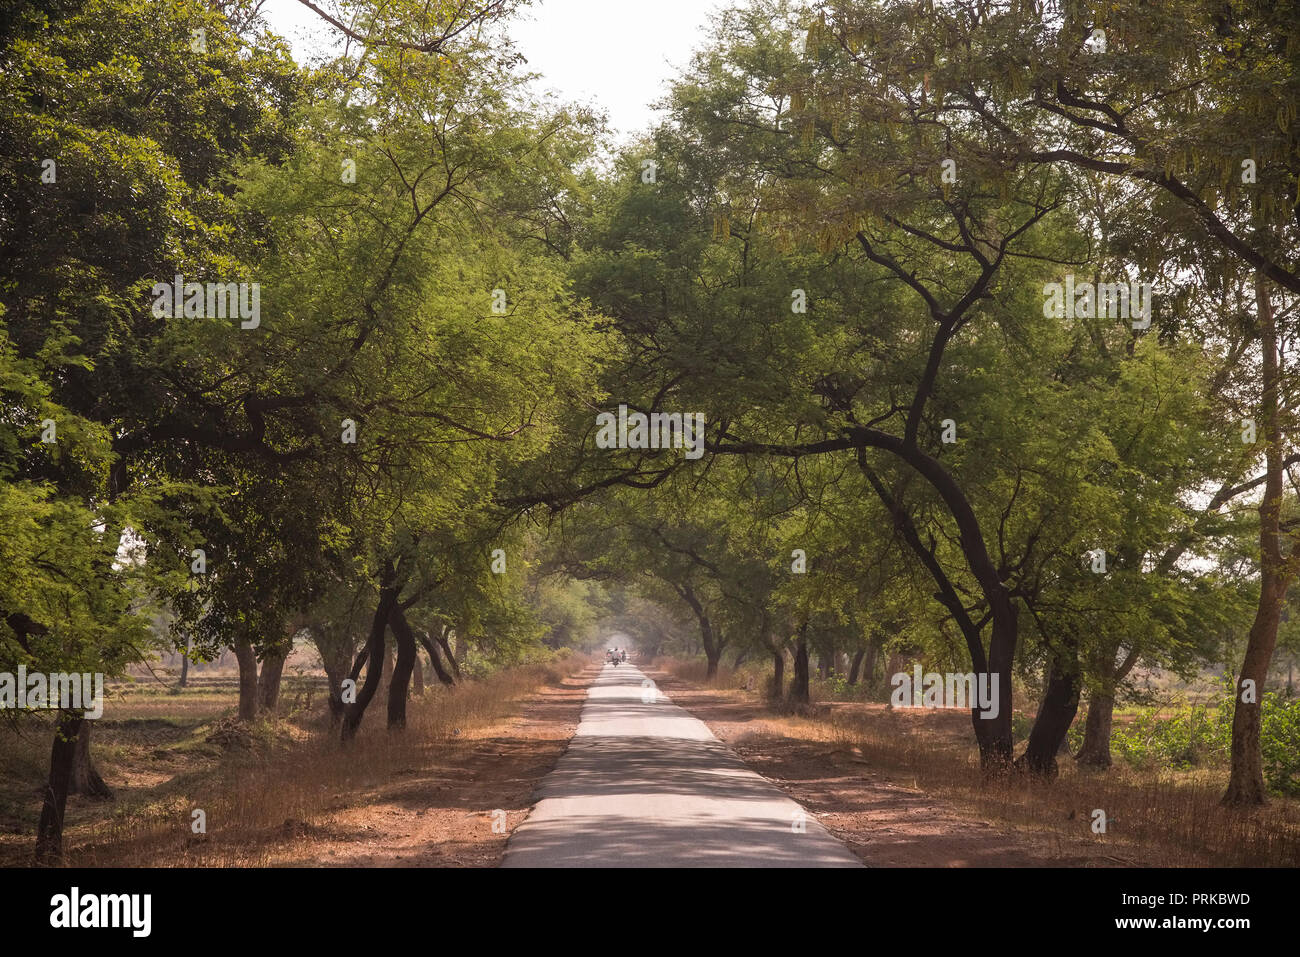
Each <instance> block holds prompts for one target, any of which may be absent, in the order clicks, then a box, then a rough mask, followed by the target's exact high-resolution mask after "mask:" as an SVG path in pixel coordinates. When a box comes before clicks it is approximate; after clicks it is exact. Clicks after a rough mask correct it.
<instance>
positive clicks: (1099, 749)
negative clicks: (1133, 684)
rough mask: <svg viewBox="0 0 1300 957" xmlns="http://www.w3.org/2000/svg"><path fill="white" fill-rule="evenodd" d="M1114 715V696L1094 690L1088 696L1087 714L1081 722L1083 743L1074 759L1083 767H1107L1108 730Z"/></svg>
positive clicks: (1108, 758)
mask: <svg viewBox="0 0 1300 957" xmlns="http://www.w3.org/2000/svg"><path fill="white" fill-rule="evenodd" d="M1114 717H1115V696H1114V695H1113V694H1104V693H1102V692H1094V693H1093V694H1092V695H1090V696H1089V698H1088V716H1087V718H1085V719H1084V722H1083V744H1081V745H1080V746H1079V753H1078V754H1076V755H1075V756H1074V760H1075V761H1076V762H1077V763H1078V764H1080V765H1082V766H1083V767H1085V768H1108V767H1110V764H1111V759H1110V731H1111V727H1112V725H1113V723H1114Z"/></svg>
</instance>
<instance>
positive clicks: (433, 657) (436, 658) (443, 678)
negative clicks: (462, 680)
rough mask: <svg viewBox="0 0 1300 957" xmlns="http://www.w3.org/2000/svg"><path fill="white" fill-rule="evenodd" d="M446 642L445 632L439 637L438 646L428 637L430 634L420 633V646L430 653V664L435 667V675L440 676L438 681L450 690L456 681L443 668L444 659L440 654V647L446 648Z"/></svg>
mask: <svg viewBox="0 0 1300 957" xmlns="http://www.w3.org/2000/svg"><path fill="white" fill-rule="evenodd" d="M446 640H447V635H446V632H445V631H444V632H443V634H442V635H441V636H440V637H439V640H438V642H437V643H436V644H435V643H434V640H433V639H432V638H430V637H429V636H428V634H426V633H425V632H420V644H422V645H424V650H425V651H427V652H428V653H429V663H430V664H431V665H433V673H434V674H436V675H437V676H438V680H439V681H440V682H442V683H443V684H444V685H446V686H447V687H449V688H450V687H451V686H452V685H454V684H455V683H456V680H455V679H454V678H453V677H452V676H451V675H449V674H448V673H447V669H446V668H444V667H443V666H442V657H441V656H440V655H439V654H438V646H439V645H442V646H443V647H446V646H445V645H444V644H443V643H444V642H445V641H446Z"/></svg>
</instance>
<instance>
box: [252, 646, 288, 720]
mask: <svg viewBox="0 0 1300 957" xmlns="http://www.w3.org/2000/svg"><path fill="white" fill-rule="evenodd" d="M290 650H292V649H291V648H289V649H276V650H274V651H269V652H267V653H266V656H265V657H264V658H263V659H262V673H261V674H260V675H259V676H258V679H257V701H258V705H259V706H260V707H261V709H262V710H263V711H267V712H272V713H274V711H275V709H276V708H277V707H279V705H280V679H281V677H282V676H283V675H284V663H285V661H287V660H288V658H289V651H290Z"/></svg>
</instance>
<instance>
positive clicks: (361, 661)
mask: <svg viewBox="0 0 1300 957" xmlns="http://www.w3.org/2000/svg"><path fill="white" fill-rule="evenodd" d="M369 660H370V650H369V649H368V648H364V647H363V648H362V649H361V651H360V653H359V654H358V655H357V660H356V661H354V662H353V663H352V670H351V671H349V672H348V673H347V677H346V680H348V681H351V682H352V689H353V691H354V692H355V690H356V687H357V679H358V678H360V677H361V669H362V668H364V667H365V665H366V662H367V661H369ZM325 674H326V675H327V676H328V677H329V681H330V724H337V723H338V721H339V719H340V718H342V717H343V711H344V708H345V707H346V706H347V705H348V704H350V702H347V701H344V700H343V681H344V680H345V679H343V678H340V679H339V681H338V685H337V687H335V683H334V677H333V675H332V674H331V673H330V670H329V669H328V668H327V669H326V670H325Z"/></svg>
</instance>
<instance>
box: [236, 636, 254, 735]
mask: <svg viewBox="0 0 1300 957" xmlns="http://www.w3.org/2000/svg"><path fill="white" fill-rule="evenodd" d="M233 647H234V651H235V660H236V661H237V662H239V720H240V721H252V720H253V719H254V718H256V717H257V654H256V652H254V651H253V645H252V642H250V641H249V640H248V636H247V635H246V634H244V633H243V632H242V631H241V632H240V633H239V634H238V635H236V636H235V640H234V643H233Z"/></svg>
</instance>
